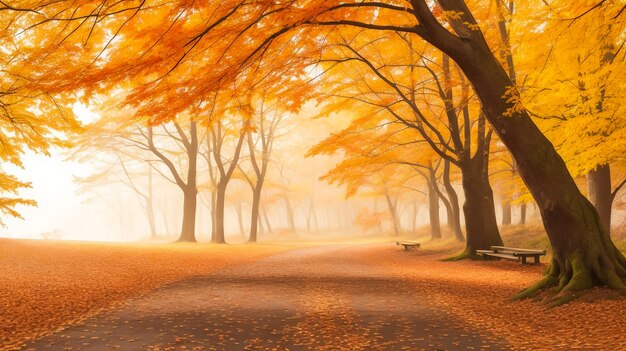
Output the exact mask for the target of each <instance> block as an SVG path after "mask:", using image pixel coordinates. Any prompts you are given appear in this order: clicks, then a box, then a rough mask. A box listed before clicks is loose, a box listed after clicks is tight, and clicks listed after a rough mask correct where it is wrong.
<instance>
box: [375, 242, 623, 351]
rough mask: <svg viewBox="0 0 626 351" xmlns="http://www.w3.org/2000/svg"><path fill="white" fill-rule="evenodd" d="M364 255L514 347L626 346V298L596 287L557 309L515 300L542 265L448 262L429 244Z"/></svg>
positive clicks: (436, 303)
mask: <svg viewBox="0 0 626 351" xmlns="http://www.w3.org/2000/svg"><path fill="white" fill-rule="evenodd" d="M363 256H365V257H368V259H367V262H369V264H373V265H384V266H385V267H387V268H388V270H389V273H390V274H392V275H394V276H396V277H398V278H399V279H407V280H410V281H411V282H412V283H413V285H414V287H415V290H416V291H420V292H422V293H423V294H424V295H425V296H427V297H428V298H429V300H430V301H431V303H432V304H433V305H434V306H437V308H439V309H441V310H443V311H447V312H449V313H450V314H451V315H453V316H454V318H455V319H457V320H458V321H459V322H460V323H462V324H463V325H466V326H467V327H468V329H475V328H478V329H480V330H483V331H485V332H489V333H492V334H493V335H498V336H501V337H503V338H504V339H506V340H507V341H508V347H507V349H510V350H564V351H565V350H589V351H590V350H598V351H600V350H626V334H624V326H626V299H624V298H623V297H621V296H619V295H618V294H617V293H615V292H612V291H609V290H607V289H600V288H596V289H594V290H592V291H591V292H588V293H586V294H585V295H583V296H582V297H581V298H579V299H577V300H575V301H573V302H570V303H569V304H566V305H562V306H559V307H555V308H547V307H545V306H544V305H542V304H540V303H538V302H537V301H531V300H523V301H515V302H511V301H510V298H511V297H512V296H514V295H515V293H517V292H519V291H520V290H521V289H522V288H525V287H527V286H529V285H530V284H532V283H534V282H536V281H537V280H539V279H540V278H541V277H542V274H541V272H542V270H543V269H545V267H546V266H545V265H542V266H532V265H528V266H520V265H519V264H517V263H515V262H505V261H460V262H442V261H441V259H442V258H446V257H449V256H450V254H447V255H444V254H441V253H439V252H436V251H432V252H429V251H428V250H427V249H426V250H422V251H417V252H415V251H413V252H410V251H409V252H404V251H401V252H395V253H391V252H389V249H388V248H384V247H374V248H371V249H370V250H369V251H367V252H363Z"/></svg>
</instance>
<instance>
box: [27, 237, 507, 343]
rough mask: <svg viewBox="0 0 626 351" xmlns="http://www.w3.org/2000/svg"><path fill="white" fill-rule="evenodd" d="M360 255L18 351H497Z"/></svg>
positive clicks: (288, 270)
mask: <svg viewBox="0 0 626 351" xmlns="http://www.w3.org/2000/svg"><path fill="white" fill-rule="evenodd" d="M359 250H361V251H359ZM360 252H362V253H364V254H365V253H366V252H367V250H364V249H363V247H347V246H330V247H318V248H307V249H301V250H295V251H290V252H286V253H283V254H279V255H276V256H272V257H269V258H266V259H263V260H260V261H257V262H255V263H253V264H250V265H246V266H238V267H231V268H228V269H225V270H222V271H220V272H217V273H215V274H213V275H210V276H199V277H194V278H191V279H186V280H183V281H179V282H176V283H173V284H170V285H167V286H165V287H162V288H160V289H158V290H155V291H153V292H151V293H149V294H147V295H144V296H142V297H139V298H136V299H132V300H130V301H128V302H127V303H126V304H125V305H124V306H123V307H121V308H119V309H117V310H112V311H108V312H104V313H101V314H99V315H96V316H94V317H92V318H90V319H88V320H87V321H85V322H84V323H83V324H80V325H76V326H73V327H69V328H67V329H65V330H62V331H59V332H57V333H55V334H52V335H49V336H46V337H44V338H42V339H39V340H37V341H35V342H33V343H31V344H29V345H27V347H26V348H25V350H50V351H56V350H60V351H69V350H94V351H102V350H116V349H119V350H124V351H132V350H142V351H143V350H147V351H157V350H233V351H238V350H349V351H357V350H363V351H365V350H368V351H369V350H394V351H395V350H433V351H435V350H503V349H506V347H505V346H503V344H502V343H500V344H493V341H489V342H487V341H486V339H484V338H481V336H480V335H479V333H477V331H475V330H471V328H467V326H465V328H463V326H461V325H459V324H457V323H456V322H455V321H454V320H453V318H451V317H449V316H448V315H447V314H446V313H444V312H443V311H437V310H435V309H433V307H431V306H429V303H428V300H427V299H426V298H425V297H423V296H420V292H419V291H416V290H415V288H414V287H412V286H411V285H410V283H409V282H406V281H404V280H402V279H397V278H394V277H392V276H391V275H390V274H388V273H387V272H385V270H384V267H378V266H376V265H369V264H365V262H364V260H367V257H365V258H364V257H363V255H362V254H360ZM398 254H405V253H404V252H402V251H398ZM173 264H176V263H175V262H173ZM483 336H485V335H483ZM490 339H491V340H493V338H490Z"/></svg>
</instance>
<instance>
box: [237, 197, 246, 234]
mask: <svg viewBox="0 0 626 351" xmlns="http://www.w3.org/2000/svg"><path fill="white" fill-rule="evenodd" d="M235 210H236V211H237V222H238V224H239V235H241V236H242V237H244V236H245V235H246V233H245V232H246V230H245V228H244V226H243V204H242V203H241V202H239V203H237V206H236V207H235Z"/></svg>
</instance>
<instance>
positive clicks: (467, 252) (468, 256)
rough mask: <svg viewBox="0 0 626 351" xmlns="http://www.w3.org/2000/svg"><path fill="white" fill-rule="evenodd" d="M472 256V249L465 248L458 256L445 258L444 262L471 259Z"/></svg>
mask: <svg viewBox="0 0 626 351" xmlns="http://www.w3.org/2000/svg"><path fill="white" fill-rule="evenodd" d="M471 258H472V254H471V253H470V250H465V251H463V252H462V253H461V254H459V255H457V256H453V257H448V258H444V259H443V260H442V261H443V262H456V261H461V260H469V259H471Z"/></svg>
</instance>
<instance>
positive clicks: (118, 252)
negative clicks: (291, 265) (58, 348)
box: [0, 239, 288, 350]
mask: <svg viewBox="0 0 626 351" xmlns="http://www.w3.org/2000/svg"><path fill="white" fill-rule="evenodd" d="M287 248H288V246H269V245H232V246H230V245H210V244H179V243H177V244H141V245H140V244H126V245H124V244H96V243H79V242H51V241H33V240H10V239H1V240H0V350H15V349H19V348H20V347H21V346H22V345H23V344H24V342H25V341H27V340H31V339H34V338H37V337H39V336H42V335H45V334H48V333H50V332H52V331H54V330H58V329H60V328H63V327H64V326H67V325H71V324H75V323H77V322H79V321H82V320H84V319H85V318H86V317H88V316H91V315H93V314H95V313H97V312H98V311H101V310H102V309H105V308H110V307H113V306H115V305H116V304H119V303H120V302H123V301H125V300H127V299H128V298H130V297H133V296H137V295H140V294H142V293H145V292H147V291H150V290H152V289H155V288H157V287H159V286H162V285H164V284H167V283H169V282H173V281H176V280H180V279H184V278H186V277H191V276H195V275H202V274H207V273H210V272H213V271H215V270H217V269H220V268H223V267H226V266H230V265H235V264H245V263H249V262H252V261H254V260H256V259H259V258H262V257H265V256H268V255H271V254H273V253H277V252H280V251H283V250H286V249H287Z"/></svg>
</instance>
